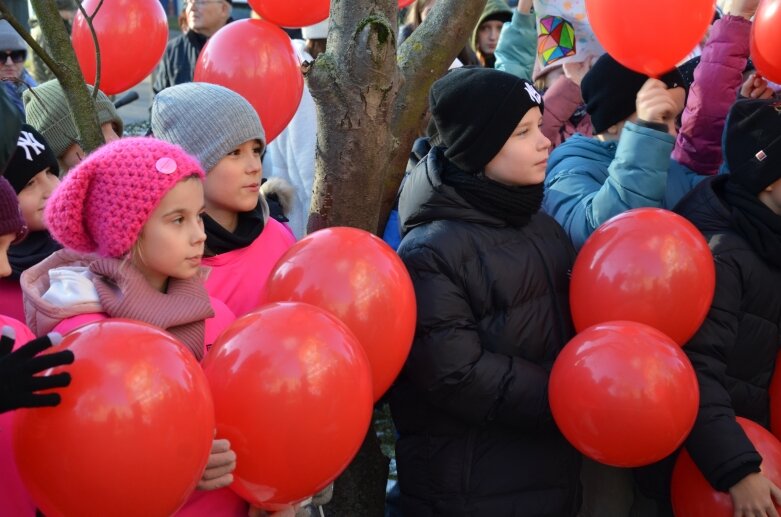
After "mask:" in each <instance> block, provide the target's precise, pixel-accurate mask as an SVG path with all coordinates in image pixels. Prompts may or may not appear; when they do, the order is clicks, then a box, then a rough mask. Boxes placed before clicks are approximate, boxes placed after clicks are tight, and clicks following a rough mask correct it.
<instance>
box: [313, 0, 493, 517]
mask: <svg viewBox="0 0 781 517" xmlns="http://www.w3.org/2000/svg"><path fill="white" fill-rule="evenodd" d="M485 2H486V0H438V1H437V3H436V5H435V7H434V8H433V10H432V12H431V14H430V15H429V17H428V18H427V19H426V21H425V22H424V23H423V24H422V25H421V26H420V27H419V28H418V29H417V30H416V31H415V32H414V33H413V35H412V36H410V38H409V39H408V40H407V41H405V43H404V45H403V46H402V48H401V51H400V52H399V53H398V55H397V52H396V38H397V34H398V27H397V13H398V4H397V0H332V1H331V15H330V28H329V33H328V44H327V49H326V52H324V53H322V54H320V56H318V58H317V59H316V60H315V63H314V64H313V65H312V67H311V68H310V70H309V71H308V72H307V85H308V87H309V90H310V92H311V94H312V97H313V98H314V100H315V105H316V106H317V118H318V129H317V158H316V166H315V181H314V190H313V195H312V205H311V207H310V216H309V223H308V227H307V230H308V232H313V231H315V230H318V229H321V228H326V227H330V226H352V227H356V228H362V229H364V230H367V231H369V232H372V233H377V232H378V230H379V229H380V224H381V222H382V224H383V225H384V221H385V219H386V218H387V214H388V212H389V211H390V206H391V205H392V203H393V198H394V197H395V194H396V190H397V189H398V186H399V183H400V181H401V179H402V177H403V174H404V166H405V164H406V161H407V155H408V154H409V150H410V149H411V148H412V143H413V141H414V139H415V137H416V136H417V129H418V127H419V125H420V121H421V119H422V117H423V115H424V113H425V111H426V108H427V106H428V90H429V88H430V86H431V84H432V83H433V82H434V81H435V80H436V79H437V78H438V77H441V76H442V75H443V74H444V73H445V71H446V70H447V68H448V66H449V65H450V64H451V63H452V62H453V60H454V59H455V57H456V55H458V53H459V51H460V50H461V49H462V48H463V47H464V45H465V44H466V41H467V38H468V36H469V35H470V34H471V33H472V29H473V28H474V25H475V23H476V22H477V18H478V17H479V15H480V13H481V12H482V10H483V7H484V6H485ZM453 13H457V15H455V16H454V15H453ZM387 478H388V459H387V458H386V457H385V456H384V455H383V454H382V452H381V450H380V447H379V441H378V440H377V437H376V435H375V434H374V426H372V427H371V429H370V430H369V433H368V435H367V437H366V439H365V441H364V443H363V445H362V447H361V450H360V452H359V453H358V455H357V456H356V458H355V459H354V460H353V462H352V463H351V464H350V466H349V468H348V469H347V470H346V471H345V473H344V474H343V475H342V476H341V477H339V479H337V480H336V483H335V485H334V497H333V500H332V502H331V503H330V504H328V505H327V506H326V512H327V513H328V514H329V515H334V516H353V515H356V516H358V515H360V516H361V517H364V516H366V517H373V516H382V515H383V514H384V506H385V486H386V483H387Z"/></svg>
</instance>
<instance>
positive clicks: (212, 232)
mask: <svg viewBox="0 0 781 517" xmlns="http://www.w3.org/2000/svg"><path fill="white" fill-rule="evenodd" d="M262 204H263V203H262V202H258V205H257V206H256V207H255V209H254V210H251V211H249V212H241V213H239V222H238V225H237V226H236V231H234V232H229V231H228V230H226V229H225V227H223V226H222V225H221V224H220V223H218V222H217V221H215V220H214V219H212V218H211V217H209V216H208V215H207V214H204V215H203V227H204V230H206V250H205V252H204V256H206V257H213V256H215V255H221V254H223V253H228V252H229V251H233V250H238V249H242V248H246V247H247V246H249V245H250V244H252V243H253V242H255V239H257V238H258V236H259V235H260V234H261V233H262V232H263V226H264V222H263V206H262Z"/></svg>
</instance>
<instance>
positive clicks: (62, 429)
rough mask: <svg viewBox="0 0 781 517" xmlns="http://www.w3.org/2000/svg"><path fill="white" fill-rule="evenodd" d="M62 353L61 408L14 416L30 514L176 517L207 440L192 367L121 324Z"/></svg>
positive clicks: (210, 417) (76, 338) (180, 350)
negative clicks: (32, 506)
mask: <svg viewBox="0 0 781 517" xmlns="http://www.w3.org/2000/svg"><path fill="white" fill-rule="evenodd" d="M61 349H69V350H72V351H73V354H74V355H75V357H76V361H75V362H74V363H73V364H72V365H68V366H66V367H64V369H65V370H67V371H69V372H70V374H71V377H72V382H71V385H70V386H68V387H67V388H63V389H61V390H59V392H60V394H61V396H62V403H61V404H60V405H59V406H57V407H54V408H41V409H33V410H20V411H17V412H16V413H15V415H14V423H13V433H12V440H13V448H14V456H15V458H16V464H17V467H18V469H19V473H20V474H21V477H22V480H23V481H24V484H25V486H26V487H27V489H28V491H29V492H30V495H31V496H32V497H33V499H34V500H35V502H36V504H37V506H38V508H40V509H41V511H42V512H43V513H44V514H45V515H46V516H47V517H56V516H70V515H106V512H109V513H110V514H111V515H117V516H125V515H127V516H130V515H171V514H172V513H174V512H175V511H176V510H177V509H178V508H179V507H180V506H181V505H183V504H184V502H185V501H186V500H187V498H188V497H189V495H190V494H191V493H192V491H193V490H194V489H195V486H196V484H197V482H198V480H199V479H200V478H201V476H202V474H203V470H204V468H205V467H206V461H207V460H208V458H209V452H210V451H211V444H212V437H213V433H214V407H213V404H212V399H211V395H210V394H209V386H208V383H207V381H206V377H205V376H204V375H203V372H202V371H201V368H200V366H199V365H198V362H197V361H196V360H195V358H193V356H192V354H191V353H190V352H189V351H188V350H187V349H186V348H185V347H184V346H182V345H181V344H180V343H179V342H178V341H177V340H176V339H174V338H173V337H172V336H171V335H170V334H168V333H166V332H164V331H162V330H160V329H158V328H156V327H153V326H151V325H146V324H144V323H138V322H132V321H125V320H111V319H109V320H104V321H100V322H97V323H93V324H89V325H86V326H84V327H81V328H79V329H77V330H75V331H73V332H71V333H70V334H68V335H67V336H65V338H64V339H63V342H62V343H61V344H60V345H59V346H58V347H55V349H54V350H61ZM61 369H63V368H56V369H53V370H52V372H53V373H57V372H58V371H60V370H61Z"/></svg>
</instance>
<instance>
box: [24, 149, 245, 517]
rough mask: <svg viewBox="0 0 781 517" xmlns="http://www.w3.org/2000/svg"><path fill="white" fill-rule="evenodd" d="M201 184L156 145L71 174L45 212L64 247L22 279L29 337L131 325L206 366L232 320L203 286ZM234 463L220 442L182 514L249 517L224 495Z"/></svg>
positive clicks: (101, 156)
mask: <svg viewBox="0 0 781 517" xmlns="http://www.w3.org/2000/svg"><path fill="white" fill-rule="evenodd" d="M203 179H204V172H203V170H202V169H201V166H200V164H199V163H198V161H197V160H196V159H195V158H193V157H192V156H190V155H188V154H187V153H185V152H184V151H183V150H182V149H181V148H180V147H178V146H175V145H172V144H168V143H166V142H162V141H159V140H156V139H153V138H127V139H123V140H117V141H114V142H111V143H109V144H107V145H105V146H104V147H101V148H100V149H98V150H97V151H96V152H94V153H93V154H91V155H90V156H88V157H87V158H86V159H85V160H84V161H83V162H81V163H80V164H79V165H77V166H76V167H75V168H74V169H72V170H71V173H70V174H69V175H68V176H67V177H66V178H65V179H64V181H63V182H62V183H61V184H60V185H59V187H57V189H56V190H55V191H54V193H53V194H52V196H51V197H50V198H49V200H48V203H47V204H46V208H45V212H44V217H45V220H46V223H47V227H48V229H49V231H50V233H51V235H52V237H54V239H56V240H57V241H58V242H60V243H61V244H62V245H63V246H64V249H63V250H60V251H58V252H56V253H54V254H53V255H51V256H50V257H49V258H47V259H45V260H44V261H43V262H41V263H40V264H38V265H36V266H33V267H32V268H30V269H28V270H27V271H25V272H24V273H23V274H22V277H21V283H22V289H23V293H24V303H25V314H26V317H27V323H28V325H29V326H30V328H31V329H32V330H33V332H34V333H36V334H38V335H40V334H42V333H45V332H49V331H51V330H56V331H59V332H63V333H65V332H68V331H70V330H72V329H74V328H77V327H79V326H81V325H84V324H86V323H88V322H91V321H96V320H99V319H104V318H107V317H108V318H127V319H132V320H138V321H143V322H146V323H150V324H152V325H156V326H158V327H160V328H162V329H164V330H167V331H168V332H170V333H171V334H173V335H174V336H175V337H177V338H178V339H179V340H180V341H181V342H182V343H183V344H184V345H185V346H186V347H187V348H188V349H189V350H190V351H191V352H192V353H193V355H194V356H195V357H196V358H197V359H198V360H201V359H202V358H203V357H204V354H205V353H206V351H207V350H208V344H209V343H212V342H213V340H214V339H215V338H216V336H217V335H219V333H220V332H221V331H222V330H223V329H224V328H225V327H226V326H227V325H228V324H229V323H230V322H231V321H232V320H233V319H234V316H233V313H232V312H231V311H230V310H229V309H228V308H227V307H225V305H224V304H222V303H221V302H219V301H217V300H214V299H212V298H210V297H209V294H208V293H207V292H206V288H205V287H204V284H203V279H204V270H203V269H202V267H201V260H202V257H203V250H204V243H205V241H206V234H205V233H204V229H203V220H202V213H203ZM235 459H236V456H235V454H234V453H233V452H232V451H231V450H230V444H229V443H228V441H227V440H217V439H216V440H215V441H214V445H213V447H212V455H211V457H210V459H209V463H208V465H207V468H206V471H205V472H204V474H203V477H202V479H201V481H200V482H199V484H198V488H199V489H200V490H197V491H196V492H195V493H194V494H193V495H192V496H191V498H190V500H189V501H188V502H187V504H185V506H184V508H183V509H182V510H181V511H180V513H179V514H178V515H188V516H195V515H199V516H200V515H221V516H223V515H224V516H234V515H235V516H238V515H242V516H246V515H247V512H248V505H247V503H246V502H245V501H243V500H242V499H240V498H239V497H238V496H237V495H235V494H234V493H233V492H232V491H230V490H229V489H228V488H226V487H227V486H228V485H229V484H230V483H231V482H232V481H233V478H232V474H231V472H232V471H233V469H234V468H235V465H236V462H235Z"/></svg>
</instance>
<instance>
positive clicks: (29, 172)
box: [5, 124, 60, 194]
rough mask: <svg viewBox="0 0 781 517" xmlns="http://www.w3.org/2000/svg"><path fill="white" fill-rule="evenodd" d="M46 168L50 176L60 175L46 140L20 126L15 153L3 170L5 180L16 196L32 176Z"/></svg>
mask: <svg viewBox="0 0 781 517" xmlns="http://www.w3.org/2000/svg"><path fill="white" fill-rule="evenodd" d="M47 167H48V168H49V170H50V171H51V173H52V174H55V175H57V174H59V173H60V166H59V165H58V164H57V157H56V156H54V151H52V148H51V147H50V146H49V143H48V142H47V141H46V139H45V138H43V136H41V134H40V133H39V132H38V131H36V130H35V128H34V127H32V126H30V125H27V124H22V130H21V132H20V133H19V139H18V140H17V142H16V152H14V155H13V157H12V158H11V161H10V162H8V167H7V168H6V170H5V177H6V179H7V180H8V182H9V183H10V184H11V186H13V187H14V190H15V191H16V193H17V194H18V193H19V192H20V191H21V190H22V189H23V188H24V187H25V185H27V183H28V182H29V181H30V180H31V179H33V176H35V175H36V174H38V173H39V172H41V171H42V170H44V169H45V168H47Z"/></svg>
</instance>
